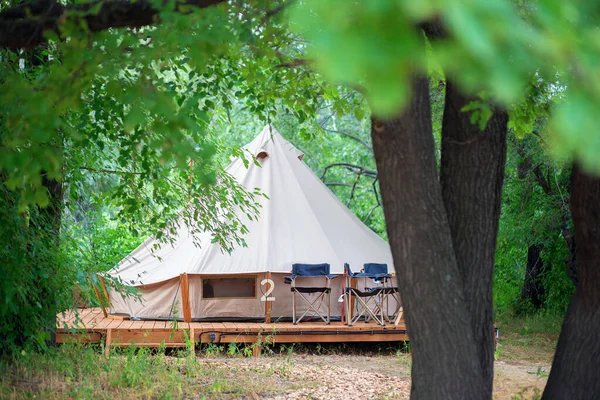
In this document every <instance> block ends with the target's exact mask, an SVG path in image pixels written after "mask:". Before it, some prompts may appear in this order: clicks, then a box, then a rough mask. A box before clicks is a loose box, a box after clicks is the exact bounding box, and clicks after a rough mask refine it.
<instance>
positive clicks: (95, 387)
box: [0, 313, 562, 399]
mask: <svg viewBox="0 0 600 400" xmlns="http://www.w3.org/2000/svg"><path fill="white" fill-rule="evenodd" d="M561 323H562V320H561V316H558V315H553V314H547V313H546V314H537V315H532V316H527V317H515V316H510V315H503V316H498V318H497V320H496V325H497V326H498V328H499V329H500V340H499V342H498V346H497V350H496V356H497V359H498V360H499V361H504V362H506V363H513V365H520V364H523V363H525V364H527V365H528V368H529V366H530V367H531V374H535V375H532V377H533V376H535V377H536V380H537V378H539V379H542V378H544V377H545V376H546V375H547V373H548V371H549V364H550V362H551V361H552V357H553V353H554V348H555V345H556V340H557V338H558V334H559V331H560V326H561ZM257 345H258V346H260V347H261V349H262V357H261V358H259V359H252V358H251V357H250V356H251V355H252V349H253V346H257ZM321 356H323V357H322V358H321ZM305 357H306V358H311V357H312V359H313V360H315V359H316V360H318V361H316V362H317V363H318V364H319V365H320V364H321V363H337V364H338V366H344V367H348V366H349V365H353V366H355V367H356V368H359V366H357V365H356V364H354V363H355V362H356V360H358V359H363V361H360V362H364V363H365V364H364V367H367V366H368V368H376V369H377V371H378V372H380V373H382V371H383V373H390V374H392V375H395V374H398V373H401V374H402V375H404V376H410V367H411V355H410V346H407V345H404V344H400V343H353V344H344V343H338V344H334V343H327V344H325V343H324V344H298V343H296V344H285V345H274V344H272V343H270V341H269V338H268V337H265V338H264V340H262V341H261V343H258V344H251V345H242V344H235V343H232V344H204V345H202V346H198V347H197V348H196V353H194V352H192V351H191V349H189V348H188V349H182V350H177V351H169V350H165V349H164V348H163V349H154V350H152V349H147V348H140V349H137V348H133V347H130V348H124V349H118V348H115V349H112V351H111V354H110V355H109V356H108V357H106V356H104V353H103V348H101V347H99V346H97V345H79V344H63V345H61V346H59V347H56V348H51V349H49V350H48V351H46V352H43V353H36V352H30V351H22V352H18V353H16V354H15V355H13V356H12V357H11V358H4V359H0V398H2V399H4V398H7V399H11V398H14V399H21V398H46V399H63V398H74V399H92V398H93V399H115V398H131V399H170V398H186V397H191V398H199V399H202V398H206V399H221V398H226V399H227V398H239V397H245V398H250V399H253V398H262V397H265V396H267V395H271V394H277V393H285V392H287V391H290V390H294V389H299V388H310V387H311V385H314V382H310V381H306V380H299V379H298V377H297V376H294V373H292V371H293V370H294V368H295V367H296V366H297V365H302V364H303V363H304V362H306V361H305V360H304V358H305ZM315 357H316V358H315ZM346 357H355V358H354V361H347V359H346ZM365 360H366V361H365ZM313 362H314V361H313ZM331 367H332V365H330V364H327V368H331ZM528 373H529V372H528ZM503 374H504V375H502V374H501V375H500V376H499V377H498V379H500V381H499V384H502V383H503V382H502V380H503V379H504V380H506V379H507V378H506V377H505V375H506V374H508V372H504V373H503ZM506 384H508V381H507V382H506ZM510 384H511V385H514V384H515V383H514V382H513V383H510ZM516 384H517V385H518V384H519V382H517V383H516ZM524 386H525V385H523V386H517V388H519V389H521V388H523V387H524ZM513 393H516V391H515V392H513ZM528 395H529V393H527V394H525V393H523V398H529V396H528ZM517 398H518V397H517Z"/></svg>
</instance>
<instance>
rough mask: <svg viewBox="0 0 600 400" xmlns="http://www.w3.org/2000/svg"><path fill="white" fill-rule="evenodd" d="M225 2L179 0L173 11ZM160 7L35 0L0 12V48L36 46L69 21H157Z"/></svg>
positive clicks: (145, 1) (100, 25)
mask: <svg viewBox="0 0 600 400" xmlns="http://www.w3.org/2000/svg"><path fill="white" fill-rule="evenodd" d="M224 2H225V0H179V1H176V3H175V11H180V9H181V6H193V7H198V8H207V7H210V6H212V5H216V4H219V3H224ZM164 4H167V3H166V2H165V3H164ZM160 11H162V10H160V9H158V8H156V6H155V5H154V4H153V3H152V1H150V0H136V1H133V2H132V1H127V0H104V1H99V0H96V1H92V2H89V3H84V4H70V5H64V4H61V3H59V2H58V1H57V0H34V1H30V2H26V3H22V4H19V5H16V6H14V7H11V8H8V9H5V10H3V11H2V12H0V48H6V49H20V48H31V47H35V46H37V45H39V44H41V43H44V42H45V41H46V39H45V37H44V33H45V32H48V31H53V32H59V31H60V27H61V26H62V25H64V24H66V23H68V22H75V23H82V22H85V24H86V25H87V27H88V29H89V30H90V31H91V32H99V31H104V30H107V29H109V28H123V27H129V28H139V27H142V26H148V25H153V24H156V23H158V22H159V15H158V14H159V12H160Z"/></svg>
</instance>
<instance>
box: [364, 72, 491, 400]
mask: <svg viewBox="0 0 600 400" xmlns="http://www.w3.org/2000/svg"><path fill="white" fill-rule="evenodd" d="M371 136H372V140H373V149H374V153H375V159H376V162H377V168H378V171H379V176H380V179H381V196H382V200H383V209H384V213H385V219H386V223H387V231H388V236H389V239H390V246H391V249H392V254H393V257H394V265H395V267H396V273H397V277H398V285H399V288H400V291H401V293H402V297H403V302H404V307H405V318H406V324H407V329H408V334H409V336H410V340H411V348H412V349H413V364H412V393H411V397H412V398H413V399H484V398H490V397H491V392H489V391H488V390H487V389H486V387H485V385H483V384H482V382H483V377H482V371H481V364H480V362H479V360H478V356H477V347H476V343H475V341H474V337H473V334H472V324H471V318H470V315H469V312H468V310H467V307H466V303H465V299H464V295H463V282H462V278H461V274H460V271H459V269H458V266H457V264H456V259H455V257H454V250H453V247H452V239H451V236H450V228H449V226H448V219H447V217H446V210H445V209H444V203H443V200H442V193H441V189H440V184H439V182H438V179H437V171H436V167H435V158H434V141H433V135H432V128H431V109H430V99H429V85H428V82H427V79H424V78H418V79H416V80H415V82H414V97H413V100H412V102H411V104H410V106H409V107H408V109H406V110H405V111H404V112H403V113H402V114H401V115H400V116H398V117H396V118H394V119H391V120H381V119H377V118H374V119H373V121H372V130H371ZM490 334H491V331H490Z"/></svg>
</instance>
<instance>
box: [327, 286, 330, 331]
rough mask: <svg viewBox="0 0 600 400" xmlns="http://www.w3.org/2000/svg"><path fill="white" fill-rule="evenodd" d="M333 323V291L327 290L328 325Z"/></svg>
mask: <svg viewBox="0 0 600 400" xmlns="http://www.w3.org/2000/svg"><path fill="white" fill-rule="evenodd" d="M330 323H331V292H327V325H329V324H330Z"/></svg>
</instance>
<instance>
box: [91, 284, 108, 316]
mask: <svg viewBox="0 0 600 400" xmlns="http://www.w3.org/2000/svg"><path fill="white" fill-rule="evenodd" d="M92 287H93V288H94V292H96V296H98V300H99V301H100V307H102V313H103V314H104V318H108V313H107V312H106V308H105V307H104V300H103V299H102V296H101V295H100V291H99V290H98V288H97V287H96V285H94V284H93V283H92Z"/></svg>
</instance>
